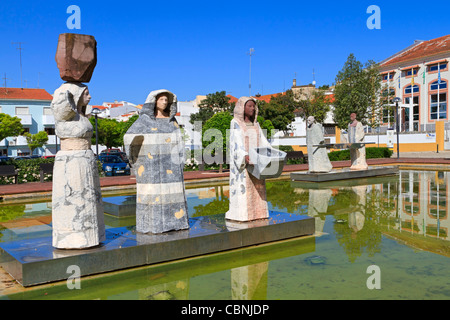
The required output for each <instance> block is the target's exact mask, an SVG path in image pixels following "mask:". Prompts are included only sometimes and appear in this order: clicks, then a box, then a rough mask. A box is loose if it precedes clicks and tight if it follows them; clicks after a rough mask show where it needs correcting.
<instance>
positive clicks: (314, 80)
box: [312, 69, 316, 86]
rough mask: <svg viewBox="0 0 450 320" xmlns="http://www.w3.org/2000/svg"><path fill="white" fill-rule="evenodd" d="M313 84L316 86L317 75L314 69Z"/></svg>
mask: <svg viewBox="0 0 450 320" xmlns="http://www.w3.org/2000/svg"><path fill="white" fill-rule="evenodd" d="M312 84H313V85H314V86H316V73H315V72H314V69H313V82H312Z"/></svg>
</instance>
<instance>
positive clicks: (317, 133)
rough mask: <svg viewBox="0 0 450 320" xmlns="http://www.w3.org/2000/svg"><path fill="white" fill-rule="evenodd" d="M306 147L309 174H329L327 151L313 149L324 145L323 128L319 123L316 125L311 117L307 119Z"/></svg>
mask: <svg viewBox="0 0 450 320" xmlns="http://www.w3.org/2000/svg"><path fill="white" fill-rule="evenodd" d="M307 125H308V127H307V129H306V145H307V150H308V166H309V172H330V171H331V169H333V166H332V165H331V162H330V159H329V158H328V153H327V149H326V148H324V147H314V146H315V145H320V144H325V139H324V136H323V128H322V125H321V124H320V123H316V120H315V119H314V117H313V116H310V117H308V119H307Z"/></svg>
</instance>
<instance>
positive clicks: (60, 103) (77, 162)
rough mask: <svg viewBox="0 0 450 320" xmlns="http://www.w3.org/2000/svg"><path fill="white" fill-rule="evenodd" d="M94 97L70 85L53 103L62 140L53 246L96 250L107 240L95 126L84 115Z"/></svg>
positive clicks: (56, 169) (60, 90) (57, 160)
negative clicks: (94, 146)
mask: <svg viewBox="0 0 450 320" xmlns="http://www.w3.org/2000/svg"><path fill="white" fill-rule="evenodd" d="M90 99H91V96H90V95H89V90H88V88H87V86H86V85H84V84H82V83H79V82H67V83H64V84H63V85H61V87H59V88H58V89H57V90H56V91H55V93H54V95H53V101H52V104H51V107H52V111H53V115H54V117H55V127H56V135H57V136H58V137H59V138H60V139H61V150H60V151H58V153H57V154H56V158H55V165H54V168H53V192H52V225H53V246H54V247H55V248H58V249H84V248H90V247H95V246H98V245H99V244H100V242H101V241H104V240H105V225H104V221H103V220H104V219H103V214H104V211H103V202H102V195H101V190H100V180H99V175H98V168H97V161H96V157H95V155H94V152H93V151H92V150H91V137H92V134H93V127H92V125H91V123H90V122H89V120H88V118H87V117H86V115H85V110H86V106H87V104H88V103H89V100H90Z"/></svg>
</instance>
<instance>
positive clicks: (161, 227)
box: [124, 90, 189, 234]
mask: <svg viewBox="0 0 450 320" xmlns="http://www.w3.org/2000/svg"><path fill="white" fill-rule="evenodd" d="M176 113H177V97H176V96H175V95H174V94H173V93H171V92H170V91H167V90H157V91H153V92H151V93H150V94H149V96H148V98H147V100H146V101H145V104H144V106H143V107H142V111H141V113H140V115H139V119H138V120H136V122H135V123H134V124H133V125H132V126H131V127H130V129H129V130H128V131H127V133H126V134H125V136H124V144H125V150H126V153H127V155H128V158H129V161H130V164H131V165H132V166H133V168H134V170H135V175H136V182H137V195H136V196H137V197H136V231H137V232H141V233H155V234H159V233H164V232H168V231H171V230H183V229H188V228H189V217H188V212H187V203H186V195H185V187H184V176H183V171H184V162H185V159H184V141H183V138H182V134H181V130H180V127H179V125H178V123H177V121H176V119H175V115H176Z"/></svg>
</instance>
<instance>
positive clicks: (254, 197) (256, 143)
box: [226, 97, 271, 221]
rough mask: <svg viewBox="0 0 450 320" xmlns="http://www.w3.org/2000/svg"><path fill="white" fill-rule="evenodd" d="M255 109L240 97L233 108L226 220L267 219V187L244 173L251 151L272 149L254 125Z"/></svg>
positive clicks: (247, 99)
mask: <svg viewBox="0 0 450 320" xmlns="http://www.w3.org/2000/svg"><path fill="white" fill-rule="evenodd" d="M257 118H258V106H257V104H256V100H255V99H253V98H248V97H242V98H240V99H239V100H238V102H237V103H236V107H235V108H234V118H233V120H231V125H230V144H229V150H230V208H229V211H228V212H227V213H226V219H229V220H235V221H252V220H258V219H266V218H268V217H269V212H268V207H267V199H266V183H265V180H264V179H258V178H256V177H254V176H253V175H252V174H250V173H249V172H248V170H247V167H248V166H251V165H252V163H251V161H250V157H249V151H250V150H251V149H252V148H262V147H268V148H271V145H270V144H269V142H268V141H267V139H266V137H265V136H264V134H263V132H262V130H261V127H260V126H259V124H258V121H257Z"/></svg>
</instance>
